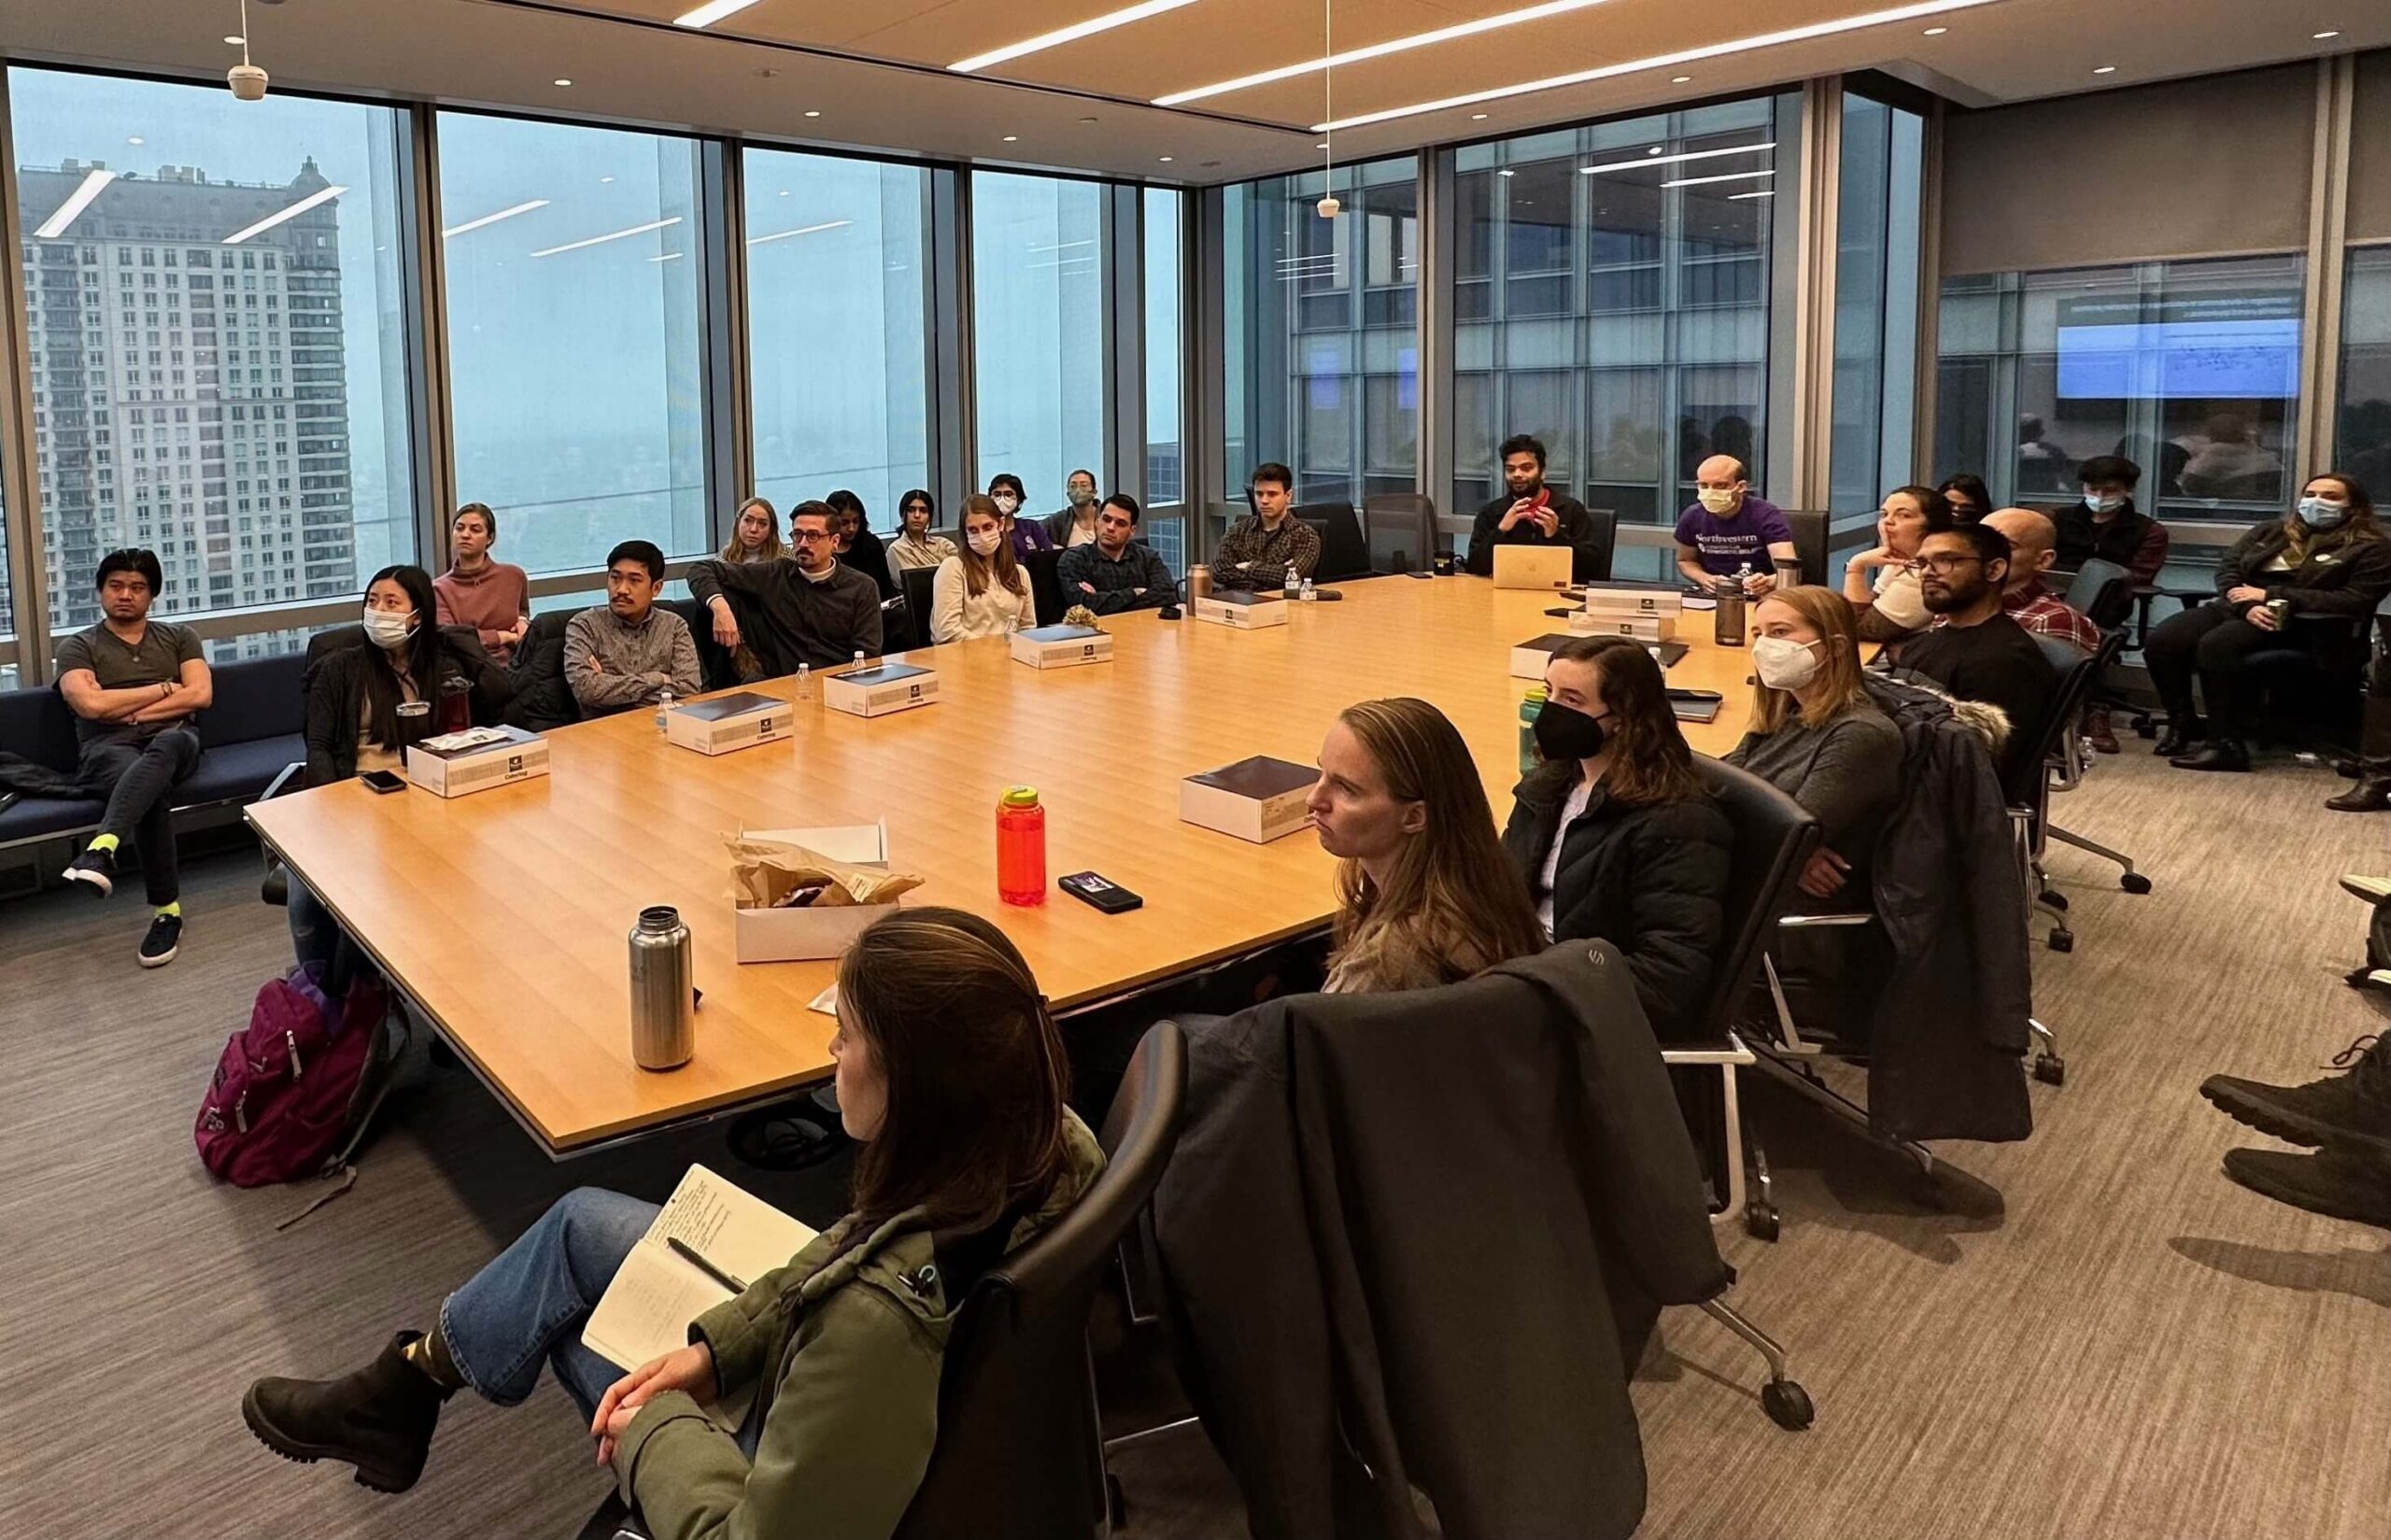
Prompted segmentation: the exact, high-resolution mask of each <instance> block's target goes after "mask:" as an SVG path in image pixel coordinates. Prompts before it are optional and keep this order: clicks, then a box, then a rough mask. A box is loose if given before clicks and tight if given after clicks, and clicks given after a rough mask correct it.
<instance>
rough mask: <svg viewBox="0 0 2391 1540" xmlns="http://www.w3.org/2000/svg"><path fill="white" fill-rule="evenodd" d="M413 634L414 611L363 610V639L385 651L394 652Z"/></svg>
mask: <svg viewBox="0 0 2391 1540" xmlns="http://www.w3.org/2000/svg"><path fill="white" fill-rule="evenodd" d="M414 634H415V612H414V611H413V610H408V611H405V612H404V613H403V614H402V613H394V612H392V611H389V610H368V611H366V612H365V639H366V640H367V641H368V642H371V643H374V645H375V646H377V647H380V648H382V649H383V650H385V651H387V652H396V651H398V650H399V649H400V648H401V647H403V646H405V645H406V644H407V638H408V637H411V636H413V635H414Z"/></svg>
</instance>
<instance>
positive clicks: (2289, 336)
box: [1934, 255, 2359, 523]
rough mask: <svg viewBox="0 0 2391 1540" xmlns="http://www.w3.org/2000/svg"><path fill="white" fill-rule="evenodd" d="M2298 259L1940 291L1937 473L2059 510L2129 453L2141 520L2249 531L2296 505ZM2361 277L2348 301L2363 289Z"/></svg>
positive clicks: (2008, 278)
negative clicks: (2091, 463)
mask: <svg viewBox="0 0 2391 1540" xmlns="http://www.w3.org/2000/svg"><path fill="white" fill-rule="evenodd" d="M2305 265H2306V263H2305V262H2304V261H2303V260H2302V259H2301V258H2300V257H2299V256H2296V255H2285V256H2280V257H2235V258H2218V259H2211V260H2202V261H2172V262H2167V261H2160V262H2143V263H2138V264H2135V265H2133V266H2129V267H2106V268H2076V269H2073V270H2069V271H2063V272H2048V273H1998V274H1987V275H1979V276H1960V277H1953V278H1947V279H1945V282H1944V285H1943V299H1942V314H1941V332H1940V348H1939V351H1940V368H1939V383H1938V386H1937V393H1936V402H1937V408H1936V413H1935V440H1934V446H1935V452H1934V463H1935V468H1936V472H1937V473H1938V474H1941V475H1948V474H1950V473H1954V472H1958V471H1974V472H1977V473H1980V474H1982V475H1983V476H1984V478H1985V480H1986V482H1987V483H1988V485H1989V486H1990V487H1991V488H1992V495H1993V498H1994V499H1995V501H1997V502H2021V503H2027V504H2045V505H2047V504H2051V503H2055V502H2065V501H2067V500H2068V499H2070V498H2073V497H2074V496H2076V495H2077V491H2078V487H2077V485H2076V482H2075V469H2076V467H2077V466H2079V465H2081V464H2082V463H2083V462H2084V461H2085V460H2087V459H2090V458H2091V457H2092V456H2094V455H2111V454H2115V455H2124V456H2126V457H2127V458H2129V459H2132V460H2133V461H2134V462H2135V463H2137V464H2139V465H2140V466H2141V467H2142V469H2143V482H2142V492H2141V495H2140V498H2139V500H2138V501H2139V502H2140V503H2141V505H2142V506H2143V508H2145V509H2150V510H2153V511H2155V512H2157V513H2158V514H2159V515H2160V516H2172V517H2176V518H2183V519H2201V518H2208V519H2219V520H2225V521H2228V522H2233V523H2248V522H2252V521H2255V520H2256V519H2258V518H2261V517H2263V516H2266V515H2268V514H2271V513H2279V512H2281V511H2282V509H2283V508H2284V506H2285V501H2286V497H2287V488H2286V486H2285V466H2287V465H2291V464H2293V463H2295V462H2296V460H2297V459H2298V453H2297V449H2298V446H2297V445H2295V444H2294V443H2293V436H2294V431H2295V425H2296V423H2297V422H2298V419H2299V315H2300V292H2301V279H2302V276H2303V273H2302V270H2303V268H2304V267H2305ZM2358 282H2359V280H2358V277H2357V276H2356V273H2355V271H2354V272H2353V276H2352V286H2353V289H2354V290H2355V289H2356V287H2357V286H2358Z"/></svg>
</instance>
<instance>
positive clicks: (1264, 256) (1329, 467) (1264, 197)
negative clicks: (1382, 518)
mask: <svg viewBox="0 0 2391 1540" xmlns="http://www.w3.org/2000/svg"><path fill="white" fill-rule="evenodd" d="M1328 191H1335V192H1336V194H1337V200H1338V202H1339V203H1340V204H1341V205H1342V207H1341V208H1340V209H1339V210H1338V212H1337V217H1336V218H1335V219H1322V218H1321V217H1320V215H1319V213H1318V211H1317V209H1316V207H1315V205H1317V204H1318V203H1319V202H1320V200H1321V198H1322V196H1323V194H1324V193H1325V192H1328ZM1222 202H1223V211H1224V212H1223V219H1224V232H1223V248H1224V275H1225V284H1224V288H1225V292H1224V297H1223V314H1224V321H1225V325H1224V332H1225V334H1224V337H1223V338H1222V347H1223V361H1224V372H1225V376H1226V408H1225V418H1226V420H1225V423H1224V431H1225V434H1226V439H1227V470H1228V477H1229V483H1230V485H1231V486H1232V487H1242V486H1244V485H1245V479H1246V477H1248V476H1249V475H1251V474H1252V473H1253V468H1254V467H1255V466H1256V465H1260V464H1262V463H1264V462H1265V461H1268V460H1277V461H1280V463H1282V464H1284V465H1286V466H1288V467H1289V468H1290V469H1292V470H1293V471H1294V472H1295V501H1296V502H1330V501H1342V502H1352V503H1354V504H1356V505H1358V504H1360V503H1361V502H1362V501H1363V500H1364V499H1365V498H1367V497H1368V496H1370V495H1371V494H1372V493H1377V492H1410V491H1416V490H1418V489H1419V485H1420V204H1419V160H1418V158H1417V157H1416V156H1408V155H1407V156H1402V157H1399V158H1397V159H1394V160H1389V161H1372V162H1366V163H1365V164H1362V165H1357V166H1338V167H1337V170H1336V172H1335V175H1334V177H1333V178H1332V179H1331V180H1330V182H1329V183H1327V184H1325V185H1324V184H1323V178H1322V174H1321V173H1320V172H1317V171H1314V172H1308V173H1305V174H1304V175H1301V176H1296V177H1269V178H1267V179H1266V180H1263V181H1258V182H1245V183H1241V184H1239V185H1238V186H1235V187H1231V188H1227V189H1225V190H1224V196H1223V200H1222ZM1241 509H1242V502H1241V500H1240V501H1239V502H1238V504H1237V506H1236V509H1234V510H1232V511H1241Z"/></svg>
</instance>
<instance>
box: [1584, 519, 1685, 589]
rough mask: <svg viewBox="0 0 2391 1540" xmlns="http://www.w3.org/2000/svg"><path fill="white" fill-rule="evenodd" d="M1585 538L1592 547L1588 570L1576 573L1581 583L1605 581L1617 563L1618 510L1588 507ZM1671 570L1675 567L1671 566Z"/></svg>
mask: <svg viewBox="0 0 2391 1540" xmlns="http://www.w3.org/2000/svg"><path fill="white" fill-rule="evenodd" d="M1586 528H1587V538H1588V540H1589V541H1590V542H1591V543H1592V545H1593V548H1594V558H1593V560H1592V563H1590V564H1588V565H1589V570H1588V571H1584V572H1579V573H1578V574H1577V580H1578V581H1579V582H1581V583H1607V582H1609V581H1610V574H1611V572H1613V571H1614V570H1615V569H1616V568H1617V566H1618V565H1619V510H1618V509H1616V508H1589V509H1587V510H1586ZM1669 570H1670V571H1671V572H1675V571H1676V570H1677V569H1676V568H1675V567H1671V568H1670V569H1669Z"/></svg>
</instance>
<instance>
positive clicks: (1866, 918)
mask: <svg viewBox="0 0 2391 1540" xmlns="http://www.w3.org/2000/svg"><path fill="white" fill-rule="evenodd" d="M1776 923H1777V925H1778V926H1779V927H1781V928H1783V929H1786V930H1816V929H1818V928H1821V927H1823V926H1828V925H1875V923H1876V916H1875V915H1874V914H1787V915H1784V916H1782V917H1780V918H1779V919H1778V920H1777V922H1776Z"/></svg>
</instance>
